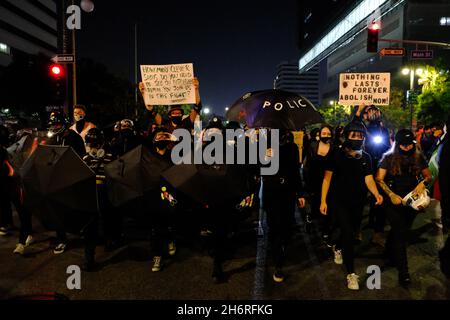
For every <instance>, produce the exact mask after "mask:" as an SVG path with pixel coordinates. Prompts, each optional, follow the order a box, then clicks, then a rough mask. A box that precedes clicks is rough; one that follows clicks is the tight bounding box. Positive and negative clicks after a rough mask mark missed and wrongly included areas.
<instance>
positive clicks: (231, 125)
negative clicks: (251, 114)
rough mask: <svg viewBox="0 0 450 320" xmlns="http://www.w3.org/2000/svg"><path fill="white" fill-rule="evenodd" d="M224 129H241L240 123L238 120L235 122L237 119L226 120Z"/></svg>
mask: <svg viewBox="0 0 450 320" xmlns="http://www.w3.org/2000/svg"><path fill="white" fill-rule="evenodd" d="M225 129H233V130H237V129H242V128H241V125H240V124H239V122H237V121H228V123H227V125H226V126H225Z"/></svg>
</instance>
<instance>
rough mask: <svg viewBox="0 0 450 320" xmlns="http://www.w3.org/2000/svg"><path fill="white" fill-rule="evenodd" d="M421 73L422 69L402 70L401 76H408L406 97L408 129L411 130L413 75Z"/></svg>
mask: <svg viewBox="0 0 450 320" xmlns="http://www.w3.org/2000/svg"><path fill="white" fill-rule="evenodd" d="M422 72H423V70H422V68H415V67H411V68H403V70H402V74H403V75H405V76H407V75H409V92H408V94H407V95H406V98H407V101H408V103H409V113H410V114H409V116H410V129H411V130H412V129H413V111H414V110H413V108H414V106H413V102H412V99H411V96H412V95H413V94H414V90H415V83H416V78H415V75H416V74H417V75H421V74H422Z"/></svg>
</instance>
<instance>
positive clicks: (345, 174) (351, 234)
mask: <svg viewBox="0 0 450 320" xmlns="http://www.w3.org/2000/svg"><path fill="white" fill-rule="evenodd" d="M344 135H345V141H344V143H343V145H342V148H340V149H337V150H336V151H335V152H334V154H333V156H332V158H331V159H332V160H331V161H330V162H329V163H328V165H327V167H326V169H325V175H324V178H323V183H322V199H321V204H320V212H321V213H322V214H323V215H327V214H328V212H329V211H330V210H329V207H330V209H332V212H333V215H334V217H335V221H336V222H337V225H338V227H339V229H340V239H339V241H338V242H337V244H336V245H335V247H334V248H333V250H334V262H335V263H336V264H342V263H344V264H345V267H346V270H347V287H348V288H349V289H351V290H359V283H358V276H357V275H356V273H355V267H354V247H353V246H354V239H355V234H356V233H357V232H359V227H360V222H361V216H362V212H363V209H364V205H365V200H366V196H367V189H369V191H370V193H372V194H373V195H374V197H375V199H376V204H377V205H381V204H382V203H383V197H382V196H381V195H380V193H379V192H378V189H377V186H376V183H375V180H374V177H373V171H372V160H371V158H370V155H369V154H367V153H366V152H364V151H363V145H364V140H365V137H366V128H365V127H364V125H363V124H362V123H361V122H359V121H356V122H351V123H350V124H348V125H347V126H346V127H345V129H344ZM330 186H331V188H330ZM330 191H331V192H330ZM329 194H330V197H328V195H329ZM328 204H330V205H328Z"/></svg>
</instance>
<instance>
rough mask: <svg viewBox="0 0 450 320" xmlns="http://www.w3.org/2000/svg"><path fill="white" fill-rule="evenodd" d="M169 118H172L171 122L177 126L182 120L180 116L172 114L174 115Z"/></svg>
mask: <svg viewBox="0 0 450 320" xmlns="http://www.w3.org/2000/svg"><path fill="white" fill-rule="evenodd" d="M170 120H172V122H173V123H174V124H176V125H177V126H179V125H180V124H181V122H182V121H183V117H182V116H174V117H170Z"/></svg>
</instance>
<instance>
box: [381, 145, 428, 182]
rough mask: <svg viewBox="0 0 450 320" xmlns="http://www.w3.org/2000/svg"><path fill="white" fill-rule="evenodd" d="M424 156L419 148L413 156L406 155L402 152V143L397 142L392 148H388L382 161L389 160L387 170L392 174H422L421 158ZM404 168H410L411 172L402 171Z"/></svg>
mask: <svg viewBox="0 0 450 320" xmlns="http://www.w3.org/2000/svg"><path fill="white" fill-rule="evenodd" d="M421 157H423V156H422V154H421V153H420V151H419V150H417V149H416V152H415V153H414V155H413V156H412V157H405V156H403V155H402V154H401V153H400V145H398V144H397V143H396V142H394V143H393V144H392V147H391V149H390V150H388V151H387V152H386V153H385V154H384V155H383V158H382V159H381V161H385V159H386V161H387V171H388V173H389V174H390V175H392V176H398V175H403V174H413V175H415V176H418V175H420V173H421V168H420V166H419V163H420V158H421ZM402 168H408V171H409V172H402Z"/></svg>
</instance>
